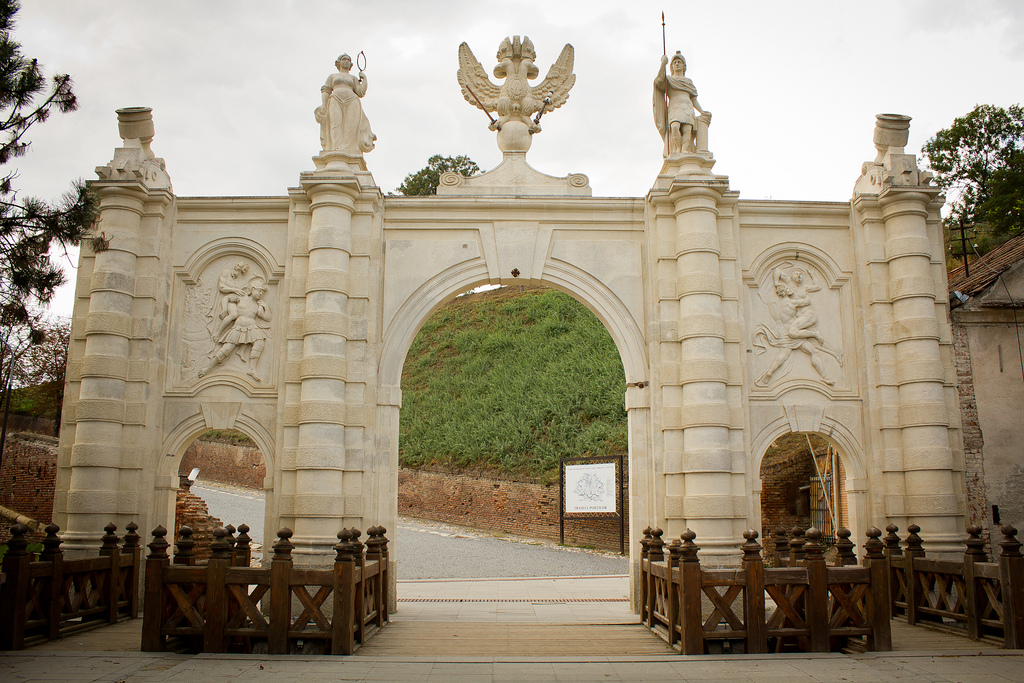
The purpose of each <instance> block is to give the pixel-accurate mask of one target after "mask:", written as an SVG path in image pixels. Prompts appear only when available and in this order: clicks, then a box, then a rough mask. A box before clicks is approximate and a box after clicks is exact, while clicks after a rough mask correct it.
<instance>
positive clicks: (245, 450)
mask: <svg viewBox="0 0 1024 683" xmlns="http://www.w3.org/2000/svg"><path fill="white" fill-rule="evenodd" d="M193 467H198V468H199V481H213V482H217V483H219V484H231V485H233V486H244V487H246V488H250V489H259V490H262V489H263V480H264V479H265V478H266V476H267V465H266V463H264V462H263V456H262V455H261V454H260V449H259V448H257V447H256V446H240V445H237V444H232V443H224V442H221V441H205V440H201V439H197V440H196V441H193V442H192V445H191V446H189V447H188V450H187V451H185V455H184V456H182V458H181V464H180V465H179V466H178V474H185V475H187V474H188V473H189V472H191V471H192V468H193Z"/></svg>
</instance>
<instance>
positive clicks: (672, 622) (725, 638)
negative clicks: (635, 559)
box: [641, 528, 892, 655]
mask: <svg viewBox="0 0 1024 683" xmlns="http://www.w3.org/2000/svg"><path fill="white" fill-rule="evenodd" d="M662 535H663V532H662V531H661V529H650V528H648V529H646V530H645V535H644V539H643V541H641V567H642V582H641V619H642V620H643V623H644V624H645V625H646V626H647V627H648V628H650V629H651V630H652V631H654V632H655V633H657V634H658V635H660V636H661V637H662V638H663V639H665V640H666V641H667V642H668V643H669V644H670V645H672V646H673V647H678V648H679V650H680V651H681V652H682V654H688V655H689V654H706V653H712V652H745V653H766V652H782V651H791V650H802V651H808V652H829V651H838V650H840V649H842V648H844V647H846V646H847V641H849V640H851V639H857V640H858V641H859V644H860V646H861V647H864V648H865V649H868V650H891V649H892V638H891V631H890V625H889V618H890V616H889V585H888V580H889V572H888V565H887V564H886V560H885V555H884V554H883V547H884V546H883V544H882V542H881V541H880V540H879V537H880V536H881V535H882V532H881V531H879V530H878V529H870V530H869V531H868V532H867V535H868V541H867V543H866V544H865V551H866V557H865V559H864V566H862V567H859V566H847V565H848V564H850V562H849V560H850V557H851V556H852V557H853V562H854V563H855V562H856V556H854V555H853V550H852V549H853V543H852V542H850V540H849V537H850V532H849V531H848V530H846V529H840V530H839V532H838V536H839V541H837V546H841V547H840V550H839V553H838V555H837V564H838V565H839V566H835V567H829V566H828V565H827V563H826V562H825V557H824V546H822V545H821V543H820V540H821V533H820V532H819V531H818V530H817V529H814V528H811V529H808V530H807V532H806V536H804V535H803V534H801V535H800V536H799V539H796V538H795V539H794V543H795V545H794V546H788V545H787V550H788V549H789V548H792V550H793V553H792V557H793V561H792V564H793V566H790V567H779V568H766V567H765V566H764V561H763V560H762V558H761V545H760V544H759V543H758V542H757V537H758V533H757V532H756V531H754V530H753V529H751V530H748V531H746V532H744V534H743V537H744V538H745V539H746V542H745V543H744V544H743V545H742V546H741V550H742V551H743V558H742V560H741V562H740V567H739V568H728V569H704V568H702V567H701V565H700V560H699V559H698V557H697V553H698V551H699V547H698V546H697V545H696V544H695V543H694V539H695V538H696V535H695V534H694V533H693V532H692V531H690V530H686V531H685V532H683V534H682V536H681V541H680V540H678V539H677V540H673V541H672V542H671V543H669V544H668V546H667V553H666V545H665V543H664V541H663V540H662V539H661V536H662ZM798 565H799V566H798ZM765 594H767V595H768V596H769V598H770V601H768V600H766V599H765ZM702 597H703V600H704V601H706V603H707V604H708V608H707V609H703V608H702ZM772 603H774V604H772Z"/></svg>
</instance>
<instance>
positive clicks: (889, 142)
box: [874, 114, 910, 164]
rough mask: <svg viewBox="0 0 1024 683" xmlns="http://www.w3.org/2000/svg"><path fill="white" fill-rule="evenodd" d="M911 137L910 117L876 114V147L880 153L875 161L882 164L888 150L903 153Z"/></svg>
mask: <svg viewBox="0 0 1024 683" xmlns="http://www.w3.org/2000/svg"><path fill="white" fill-rule="evenodd" d="M909 139H910V117H909V116H904V115H903V114H876V115H875V135H874V143H875V149H876V150H878V155H877V156H876V157H875V163H876V164H880V163H882V160H883V159H884V158H885V155H886V153H887V152H890V151H891V152H892V153H894V154H903V147H904V146H905V145H906V144H907V140H909Z"/></svg>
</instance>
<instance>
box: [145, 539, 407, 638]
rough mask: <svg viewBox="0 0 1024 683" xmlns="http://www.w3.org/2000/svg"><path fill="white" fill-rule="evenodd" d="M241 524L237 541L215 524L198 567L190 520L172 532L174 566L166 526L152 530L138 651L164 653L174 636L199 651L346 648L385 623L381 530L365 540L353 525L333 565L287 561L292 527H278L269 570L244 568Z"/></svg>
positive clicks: (385, 551)
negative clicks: (300, 566) (175, 535)
mask: <svg viewBox="0 0 1024 683" xmlns="http://www.w3.org/2000/svg"><path fill="white" fill-rule="evenodd" d="M239 530H240V531H243V530H244V531H247V530H248V529H246V528H245V525H242V526H241V527H239ZM244 531H243V533H242V534H241V535H240V536H239V537H238V538H237V539H236V538H234V536H233V535H232V534H231V533H230V532H229V531H228V530H227V529H223V528H218V529H216V530H215V531H214V541H213V543H212V545H211V551H212V553H211V556H210V559H209V561H208V563H207V564H206V565H204V566H197V565H196V564H195V557H194V555H193V554H192V546H193V545H194V542H193V541H192V540H191V535H192V532H191V530H190V529H189V528H188V527H182V528H181V529H180V530H179V534H180V535H179V540H178V542H177V544H176V545H177V552H176V553H175V555H174V562H173V563H172V562H171V558H169V557H168V555H167V549H168V547H169V546H168V543H167V541H166V540H165V539H164V537H165V536H166V535H167V530H166V529H164V528H163V527H157V528H156V529H154V530H153V541H152V542H151V543H150V544H149V550H150V553H149V555H148V556H147V558H146V588H145V591H146V592H145V605H144V608H143V623H142V650H143V651H144V652H159V651H163V650H164V649H165V647H166V646H167V638H168V637H173V638H178V639H181V640H183V641H184V643H185V646H186V647H188V648H189V649H191V650H193V651H200V652H266V653H269V654H290V653H301V654H316V653H321V652H322V653H325V654H326V653H330V654H352V653H353V652H354V651H355V649H356V648H357V647H358V646H359V645H361V644H363V643H365V642H366V641H367V639H369V638H370V637H371V636H372V635H373V634H374V633H376V632H377V630H378V629H380V628H382V627H383V626H384V625H385V624H386V623H387V621H388V597H387V596H388V547H387V544H388V539H387V538H386V537H385V536H384V534H385V532H386V530H385V529H384V527H371V528H370V529H368V530H367V534H368V538H367V541H366V544H365V546H364V544H363V543H361V542H360V541H359V536H360V532H359V531H358V530H357V529H343V530H342V531H340V532H339V533H338V543H337V545H335V546H334V550H335V552H336V558H335V561H334V566H333V567H332V568H330V569H296V568H294V567H293V566H292V556H291V553H292V550H293V549H294V546H293V545H292V543H291V541H289V540H288V539H289V538H291V535H292V531H291V530H290V529H282V530H280V531H279V532H277V536H278V540H277V542H276V543H274V555H273V559H272V560H271V563H270V568H269V569H264V568H258V567H249V566H248V565H249V553H248V544H249V539H248V536H247V535H246V534H245V533H244ZM296 600H297V602H295V601H296Z"/></svg>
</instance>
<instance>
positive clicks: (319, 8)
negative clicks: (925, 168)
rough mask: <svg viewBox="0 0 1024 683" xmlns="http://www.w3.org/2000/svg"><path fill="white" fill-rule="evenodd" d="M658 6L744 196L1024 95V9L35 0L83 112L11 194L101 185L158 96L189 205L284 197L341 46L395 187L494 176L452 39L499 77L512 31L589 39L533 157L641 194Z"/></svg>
mask: <svg viewBox="0 0 1024 683" xmlns="http://www.w3.org/2000/svg"><path fill="white" fill-rule="evenodd" d="M662 9H664V10H665V16H666V23H667V47H668V52H669V53H670V54H671V53H674V52H675V51H676V50H681V51H682V52H683V54H684V55H685V57H686V60H687V65H688V69H687V76H689V77H691V78H692V79H693V82H694V84H695V85H696V87H697V90H698V92H699V93H700V97H699V99H700V103H701V104H702V105H704V106H706V107H707V108H708V109H709V110H710V111H711V112H712V114H713V120H712V123H711V129H710V134H709V143H710V144H709V147H710V148H711V151H712V152H713V153H714V155H715V158H716V159H717V164H716V166H715V171H716V172H717V173H722V174H727V175H728V176H729V178H730V186H731V187H732V189H734V190H738V191H739V192H740V195H741V197H742V198H748V199H762V198H773V199H807V200H830V201H844V200H846V199H848V198H849V197H850V193H851V190H852V187H853V182H854V180H855V179H856V177H857V175H858V174H859V172H860V165H861V163H863V162H864V161H866V160H869V159H872V158H874V153H875V152H874V148H873V146H872V143H871V133H872V129H873V127H874V115H875V114H877V113H882V112H890V113H899V114H907V115H910V116H912V117H913V122H912V123H911V132H910V143H909V145H908V147H907V149H908V151H912V152H918V151H919V150H920V148H921V145H922V144H923V143H924V142H925V141H926V140H927V139H928V138H930V137H931V136H933V135H934V134H935V132H936V131H938V130H939V129H941V128H944V127H946V126H948V125H949V124H950V123H951V122H952V120H953V119H954V118H955V117H957V116H961V115H963V114H965V113H966V112H968V111H970V110H971V109H972V108H973V107H974V105H975V104H979V103H988V104H996V105H999V106H1003V107H1005V106H1008V105H1010V104H1015V103H1019V102H1021V101H1022V100H1024V97H1022V91H1024V2H1020V1H1019V0H971V1H970V2H964V1H963V0H888V1H886V2H874V1H861V2H768V1H760V2H755V1H749V2H747V1H740V0H732V1H730V2H707V1H705V2H681V1H679V0H675V1H674V2H664V3H654V2H646V1H642V0H632V1H631V2H622V1H619V2H611V1H600V0H589V1H587V2H571V1H562V0H546V1H543V2H534V1H532V0H518V1H517V2H508V3H495V2H474V1H469V0H462V1H452V2H447V1H443V0H432V1H417V0H363V1H362V2H348V1H345V0H332V1H322V2H320V1H311V0H303V1H299V0H294V1H283V0H278V1H273V2H272V1H270V0H217V1H211V0H195V1H193V0H174V1H173V2H168V1H166V0H164V1H161V2H156V1H148V0H132V1H130V2H129V1H127V0H125V1H121V2H114V1H109V0H108V1H105V2H98V1H97V2H85V1H83V0H35V1H31V0H30V1H28V2H25V3H24V7H23V8H22V10H21V12H20V13H19V21H18V25H17V27H16V29H15V37H16V38H17V39H18V40H19V41H20V42H21V44H22V46H23V49H24V52H25V54H26V55H28V56H30V57H35V58H38V59H39V61H40V63H42V64H43V65H44V67H45V69H46V72H47V73H48V74H53V73H57V72H60V73H68V74H71V76H72V77H73V79H74V84H75V92H76V93H77V95H78V99H79V103H80V107H79V110H78V111H77V112H74V113H71V114H66V115H54V116H53V117H52V118H51V119H50V120H49V121H48V122H46V123H45V124H43V125H41V126H36V127H35V128H33V130H32V131H31V133H30V138H31V141H32V147H31V149H30V151H29V154H28V156H27V157H25V158H23V159H19V160H16V161H15V164H16V165H17V168H18V171H19V173H20V178H19V179H18V180H17V181H16V186H17V187H18V188H19V189H20V190H21V191H22V193H24V194H33V195H37V196H42V197H46V198H53V197H56V196H57V195H59V194H61V193H62V192H64V191H66V189H67V188H68V185H69V183H70V182H71V180H73V179H74V178H85V179H91V178H95V173H94V172H93V169H94V168H95V167H96V166H98V165H102V164H105V163H106V162H107V161H109V160H110V158H111V157H112V155H113V149H114V147H116V146H118V145H119V144H120V138H119V137H118V135H117V119H116V114H115V113H114V110H115V109H118V108H121V107H129V106H148V107H152V108H153V116H154V119H155V123H156V137H155V139H154V141H153V144H152V147H153V150H154V152H155V153H156V154H157V156H160V157H163V158H164V159H165V161H166V163H167V170H168V173H169V174H170V176H171V181H172V183H173V185H174V190H175V192H176V193H177V194H178V195H179V196H194V195H284V194H285V193H286V191H287V188H288V187H293V186H295V185H297V184H298V174H299V173H300V172H302V171H307V170H312V169H313V164H312V161H311V160H310V157H312V156H313V155H315V154H316V153H317V152H318V151H319V137H318V136H319V127H318V125H317V123H316V122H315V120H314V118H313V110H314V109H315V108H316V107H317V106H318V105H319V104H320V86H321V85H323V82H324V80H325V79H326V77H327V75H328V74H329V73H330V72H331V71H333V70H334V60H335V58H336V57H337V56H338V55H339V54H340V53H341V52H348V53H350V54H351V55H353V56H355V55H356V54H357V53H358V52H359V51H361V50H362V51H364V52H365V54H366V61H367V67H366V73H367V79H368V81H369V90H368V93H367V95H366V97H365V98H364V100H363V106H364V109H365V111H366V114H367V116H368V118H369V120H370V124H371V126H372V128H373V131H374V133H375V134H376V135H377V147H376V149H375V150H374V151H372V152H370V153H369V154H367V165H368V166H369V169H370V171H371V172H372V173H373V175H374V178H375V179H376V181H377V184H378V185H379V186H380V188H381V190H383V191H384V192H388V191H393V190H394V188H395V187H396V186H397V185H398V184H399V183H401V181H402V179H403V178H404V177H405V175H407V174H408V173H410V172H413V171H416V170H418V169H420V168H422V167H423V166H424V165H425V164H426V161H427V158H428V157H429V156H430V155H432V154H436V153H441V154H445V155H456V154H466V155H468V156H469V157H470V158H472V159H473V160H475V161H476V162H477V163H478V164H479V165H480V166H481V168H483V169H485V170H487V169H491V168H493V167H495V166H496V165H497V164H498V163H499V162H500V160H501V153H500V152H499V151H498V148H497V146H496V143H495V140H494V133H492V132H490V131H488V130H487V118H486V116H485V115H484V113H483V112H481V111H480V110H479V109H476V108H475V107H472V106H470V105H469V104H467V103H466V102H465V101H464V100H463V98H462V94H461V92H460V90H459V85H458V82H457V81H456V78H455V72H456V71H457V70H458V46H459V43H461V42H462V41H466V42H468V43H469V45H470V47H471V48H472V50H473V52H474V53H475V55H476V56H477V58H478V59H479V60H480V62H481V63H482V64H483V66H484V68H485V70H486V71H487V72H488V73H490V71H491V69H492V68H493V66H494V64H495V61H494V55H495V52H496V51H497V48H498V45H499V43H500V42H501V40H502V39H503V38H504V37H506V36H511V35H516V34H518V35H527V36H529V37H530V38H531V39H532V40H533V43H534V46H535V48H536V50H537V64H538V66H539V67H540V71H541V77H542V78H543V75H544V74H545V73H546V72H547V68H548V67H549V66H550V65H551V64H552V63H553V62H554V61H555V59H556V58H557V57H558V54H559V52H560V50H561V48H562V46H563V45H564V44H565V43H571V44H572V45H573V46H574V47H575V51H576V63H575V73H576V85H575V87H574V88H573V90H572V92H571V94H570V97H569V101H568V103H567V104H566V105H565V106H563V107H562V108H560V109H558V110H556V111H554V112H550V113H548V114H546V115H545V116H544V120H543V122H542V125H543V128H544V130H543V132H542V133H540V134H539V135H537V136H535V137H534V141H533V147H532V149H531V150H530V152H529V154H528V156H527V159H528V161H529V162H530V164H531V165H532V166H534V167H535V168H536V169H538V170H539V171H542V172H544V173H548V174H551V175H557V176H562V175H566V174H567V173H585V174H587V175H588V176H589V177H590V184H591V187H592V188H593V192H594V195H595V196H642V195H644V194H646V192H647V190H648V189H649V188H650V186H651V184H652V182H653V180H654V178H655V176H656V175H657V173H658V170H659V169H660V167H661V140H660V138H659V137H658V133H657V129H656V128H655V125H654V121H653V115H652V112H651V82H652V80H653V78H654V76H655V75H656V73H657V70H658V67H659V58H660V56H661V51H662V44H661V16H660V14H661V11H662ZM71 279H72V281H73V279H74V278H71ZM69 301H70V297H69V296H67V295H65V296H64V297H62V299H61V302H60V303H59V304H58V305H57V308H58V309H60V310H61V311H62V312H65V313H67V312H69V310H68V308H67V307H68V302H69Z"/></svg>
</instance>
